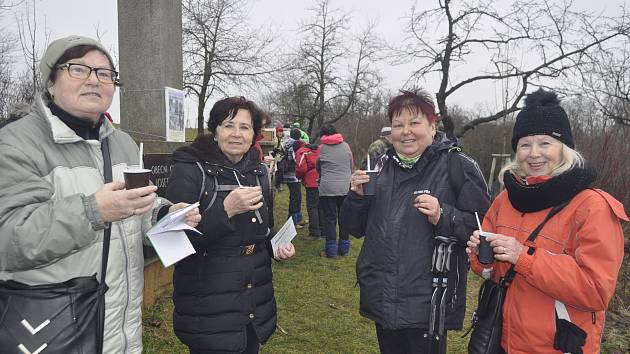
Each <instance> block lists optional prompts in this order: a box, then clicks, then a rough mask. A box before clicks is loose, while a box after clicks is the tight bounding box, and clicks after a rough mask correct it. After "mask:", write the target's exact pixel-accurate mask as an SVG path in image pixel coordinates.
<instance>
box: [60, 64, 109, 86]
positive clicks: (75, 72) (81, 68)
mask: <svg viewBox="0 0 630 354" xmlns="http://www.w3.org/2000/svg"><path fill="white" fill-rule="evenodd" d="M57 69H66V70H68V75H70V77H73V78H75V79H82V80H85V79H87V78H88V77H90V75H91V74H92V71H94V72H95V73H96V78H97V79H98V81H100V82H102V83H104V84H117V83H118V72H117V71H114V70H111V69H106V68H93V67H91V66H87V65H83V64H78V63H65V64H61V65H59V66H57Z"/></svg>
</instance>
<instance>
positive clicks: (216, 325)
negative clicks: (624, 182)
mask: <svg viewBox="0 0 630 354" xmlns="http://www.w3.org/2000/svg"><path fill="white" fill-rule="evenodd" d="M260 129H261V116H260V111H259V110H258V108H257V107H256V105H255V104H254V103H253V102H251V101H247V100H246V99H245V98H243V97H232V98H227V99H224V100H221V101H218V102H217V103H216V104H215V105H214V107H213V108H212V110H211V111H210V117H209V120H208V130H209V131H210V134H209V135H203V136H200V137H198V138H197V139H196V140H195V141H194V142H193V143H192V144H191V145H190V146H186V147H183V148H180V149H178V150H177V151H176V152H175V153H174V154H173V159H174V161H175V165H174V168H173V171H172V173H171V177H170V180H169V185H168V189H167V192H166V195H167V196H168V198H169V199H170V200H172V201H174V202H180V201H187V202H190V203H193V202H196V201H200V207H199V208H200V210H201V211H202V221H201V223H200V224H199V226H198V229H199V231H201V232H202V233H203V235H198V234H194V233H191V234H189V239H190V240H191V242H192V244H193V246H194V247H195V251H196V253H195V254H193V255H191V256H189V257H188V258H186V259H184V260H182V261H180V262H179V263H177V264H176V265H175V273H174V275H173V285H174V292H173V302H174V304H175V310H174V313H173V326H174V329H175V334H176V335H177V337H178V338H179V339H180V340H181V341H182V342H183V343H184V344H186V345H187V346H188V347H189V349H190V352H191V353H258V350H259V346H260V343H265V342H266V341H267V340H268V339H269V337H270V336H271V335H272V334H273V332H274V331H275V328H276V302H275V298H274V293H273V284H272V273H271V257H272V256H274V255H273V252H272V249H271V245H270V239H271V237H272V236H273V232H271V228H272V227H273V215H272V212H273V201H272V196H271V190H270V186H269V175H268V171H267V168H266V167H265V166H264V165H262V164H261V163H260V159H259V156H258V152H257V151H256V150H255V149H254V148H253V147H252V146H253V143H254V136H256V135H257V134H258V133H259V132H260ZM294 253H295V249H294V248H293V245H292V244H290V243H289V244H288V245H285V246H283V247H280V248H279V249H278V252H277V254H276V255H275V257H276V258H277V259H286V258H289V257H291V256H293V255H294Z"/></svg>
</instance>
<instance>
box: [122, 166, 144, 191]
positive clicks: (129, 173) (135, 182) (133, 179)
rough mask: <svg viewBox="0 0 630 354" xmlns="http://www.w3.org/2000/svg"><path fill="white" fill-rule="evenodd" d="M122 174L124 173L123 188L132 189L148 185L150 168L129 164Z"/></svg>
mask: <svg viewBox="0 0 630 354" xmlns="http://www.w3.org/2000/svg"><path fill="white" fill-rule="evenodd" d="M123 174H124V175H125V188H126V189H134V188H141V187H146V186H148V185H149V177H150V176H151V170H147V169H146V168H141V167H140V166H137V165H131V166H127V168H125V170H124V171H123Z"/></svg>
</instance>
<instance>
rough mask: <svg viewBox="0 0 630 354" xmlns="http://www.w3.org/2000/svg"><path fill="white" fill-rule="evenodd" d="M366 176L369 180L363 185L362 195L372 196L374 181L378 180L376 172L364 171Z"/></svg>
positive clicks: (374, 188)
mask: <svg viewBox="0 0 630 354" xmlns="http://www.w3.org/2000/svg"><path fill="white" fill-rule="evenodd" d="M365 172H366V173H367V175H368V176H370V180H369V181H368V182H366V183H363V195H374V194H376V180H377V179H378V171H365Z"/></svg>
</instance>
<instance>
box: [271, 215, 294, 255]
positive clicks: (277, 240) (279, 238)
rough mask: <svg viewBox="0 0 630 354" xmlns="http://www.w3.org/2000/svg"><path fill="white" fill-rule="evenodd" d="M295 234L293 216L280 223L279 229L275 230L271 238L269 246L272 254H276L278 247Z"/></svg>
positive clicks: (289, 240) (287, 241) (291, 238)
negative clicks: (282, 223)
mask: <svg viewBox="0 0 630 354" xmlns="http://www.w3.org/2000/svg"><path fill="white" fill-rule="evenodd" d="M295 235H297V231H295V224H293V218H291V217H289V218H288V219H287V222H285V223H284V225H282V227H281V228H280V230H278V232H276V234H275V235H274V236H273V238H272V239H271V247H272V248H273V255H274V256H275V255H277V254H278V247H280V246H284V245H286V244H288V243H289V242H291V240H293V238H294V237H295Z"/></svg>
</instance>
